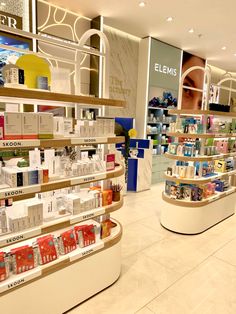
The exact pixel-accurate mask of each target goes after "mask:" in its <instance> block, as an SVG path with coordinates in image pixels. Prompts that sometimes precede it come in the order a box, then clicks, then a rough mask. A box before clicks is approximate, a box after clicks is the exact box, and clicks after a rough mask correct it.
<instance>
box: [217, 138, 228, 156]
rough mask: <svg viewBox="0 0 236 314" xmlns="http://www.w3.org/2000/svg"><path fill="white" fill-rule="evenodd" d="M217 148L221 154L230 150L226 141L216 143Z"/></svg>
mask: <svg viewBox="0 0 236 314" xmlns="http://www.w3.org/2000/svg"><path fill="white" fill-rule="evenodd" d="M216 149H217V152H218V153H219V154H227V153H228V151H229V145H228V142H226V141H218V142H217V144H216Z"/></svg>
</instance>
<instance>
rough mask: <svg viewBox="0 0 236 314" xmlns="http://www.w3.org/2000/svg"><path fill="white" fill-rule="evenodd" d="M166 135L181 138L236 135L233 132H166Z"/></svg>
mask: <svg viewBox="0 0 236 314" xmlns="http://www.w3.org/2000/svg"><path fill="white" fill-rule="evenodd" d="M167 135H168V136H172V137H183V138H222V137H223V138H225V137H227V138H228V137H229V138H230V137H236V134H235V133H219V134H214V133H212V134H211V133H207V134H189V133H169V132H168V133H167Z"/></svg>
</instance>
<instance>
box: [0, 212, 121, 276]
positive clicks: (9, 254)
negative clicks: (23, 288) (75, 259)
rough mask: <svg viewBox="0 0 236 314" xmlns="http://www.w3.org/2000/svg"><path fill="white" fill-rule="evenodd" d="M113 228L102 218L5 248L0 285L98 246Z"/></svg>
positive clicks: (110, 222) (0, 260) (108, 217)
mask: <svg viewBox="0 0 236 314" xmlns="http://www.w3.org/2000/svg"><path fill="white" fill-rule="evenodd" d="M115 226H116V224H115V223H114V222H113V221H112V220H110V216H109V215H102V216H100V217H99V218H97V219H95V220H91V221H88V223H87V224H79V225H74V226H73V227H71V228H69V229H66V230H61V231H58V232H56V233H53V234H47V235H45V236H43V237H38V238H35V239H31V240H28V241H27V242H25V243H23V245H19V244H17V245H13V246H9V247H6V248H5V249H4V250H3V251H2V252H0V281H4V280H6V279H7V278H9V277H10V276H13V275H19V274H22V273H24V272H27V271H30V270H32V269H34V268H37V267H38V266H39V265H45V264H49V263H51V262H53V261H55V260H57V259H58V258H59V257H60V256H62V255H66V254H69V253H71V252H73V251H76V250H81V249H82V248H85V247H89V246H91V245H93V244H95V243H96V242H100V241H101V239H102V240H103V239H105V238H107V237H109V236H110V235H111V229H112V228H113V227H115ZM15 279H16V278H15Z"/></svg>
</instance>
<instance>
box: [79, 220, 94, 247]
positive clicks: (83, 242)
mask: <svg viewBox="0 0 236 314" xmlns="http://www.w3.org/2000/svg"><path fill="white" fill-rule="evenodd" d="M74 230H75V233H76V240H77V243H78V244H79V246H80V247H81V248H83V247H86V246H89V245H91V244H94V243H95V242H96V234H95V226H94V225H82V226H75V227H74Z"/></svg>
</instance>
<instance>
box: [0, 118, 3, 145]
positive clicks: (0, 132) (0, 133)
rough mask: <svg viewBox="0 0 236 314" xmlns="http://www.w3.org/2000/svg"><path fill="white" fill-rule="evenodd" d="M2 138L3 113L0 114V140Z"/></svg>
mask: <svg viewBox="0 0 236 314" xmlns="http://www.w3.org/2000/svg"><path fill="white" fill-rule="evenodd" d="M3 139H4V115H3V114H1V115H0V140H3Z"/></svg>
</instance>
